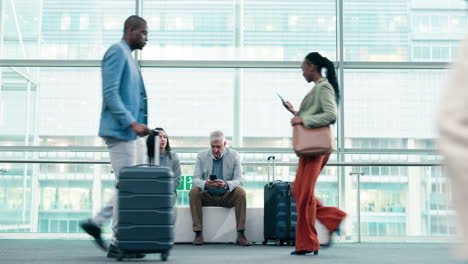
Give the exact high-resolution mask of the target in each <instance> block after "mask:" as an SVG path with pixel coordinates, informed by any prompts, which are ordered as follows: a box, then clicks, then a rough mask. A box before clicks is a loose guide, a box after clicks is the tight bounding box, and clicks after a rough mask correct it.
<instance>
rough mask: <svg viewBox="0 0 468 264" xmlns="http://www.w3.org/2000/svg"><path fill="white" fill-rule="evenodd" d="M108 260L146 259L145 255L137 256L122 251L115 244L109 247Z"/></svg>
mask: <svg viewBox="0 0 468 264" xmlns="http://www.w3.org/2000/svg"><path fill="white" fill-rule="evenodd" d="M107 257H108V258H115V259H117V260H122V259H141V258H144V257H146V255H145V254H137V253H126V252H123V251H122V250H120V249H119V248H118V247H116V246H114V244H110V245H109V250H108V251H107Z"/></svg>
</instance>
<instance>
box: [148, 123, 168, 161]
mask: <svg viewBox="0 0 468 264" xmlns="http://www.w3.org/2000/svg"><path fill="white" fill-rule="evenodd" d="M153 130H157V131H163V132H164V133H166V131H165V130H164V129H163V128H162V127H157V128H155V129H153ZM166 138H167V144H166V147H165V148H164V149H165V150H166V153H167V157H169V159H172V157H171V145H170V144H169V136H168V135H167V133H166ZM146 147H147V149H148V159H149V161H151V160H153V158H154V136H152V135H149V136H148V138H147V139H146Z"/></svg>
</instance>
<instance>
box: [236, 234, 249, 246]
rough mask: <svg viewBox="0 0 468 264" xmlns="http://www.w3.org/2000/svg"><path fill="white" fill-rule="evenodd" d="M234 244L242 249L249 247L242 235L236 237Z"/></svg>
mask: <svg viewBox="0 0 468 264" xmlns="http://www.w3.org/2000/svg"><path fill="white" fill-rule="evenodd" d="M236 243H237V244H238V245H240V246H243V247H248V246H250V242H249V241H248V240H247V238H246V237H245V236H244V235H240V236H237V241H236Z"/></svg>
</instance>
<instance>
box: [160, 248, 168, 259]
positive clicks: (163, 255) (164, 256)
mask: <svg viewBox="0 0 468 264" xmlns="http://www.w3.org/2000/svg"><path fill="white" fill-rule="evenodd" d="M168 256H169V250H166V251H164V252H161V260H162V261H167V257H168Z"/></svg>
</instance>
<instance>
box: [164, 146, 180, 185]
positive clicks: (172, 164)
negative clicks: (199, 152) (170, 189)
mask: <svg viewBox="0 0 468 264" xmlns="http://www.w3.org/2000/svg"><path fill="white" fill-rule="evenodd" d="M161 166H166V167H169V168H171V169H172V171H173V172H174V185H175V186H174V188H175V190H177V187H179V185H180V175H181V174H182V173H181V170H180V161H179V156H178V155H177V153H175V152H174V151H171V158H169V157H166V163H165V164H161Z"/></svg>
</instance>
